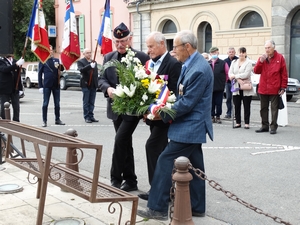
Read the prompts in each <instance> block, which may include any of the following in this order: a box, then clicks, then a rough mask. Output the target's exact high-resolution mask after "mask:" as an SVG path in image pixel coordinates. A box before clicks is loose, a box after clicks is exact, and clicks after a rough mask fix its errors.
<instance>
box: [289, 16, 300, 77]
mask: <svg viewBox="0 0 300 225" xmlns="http://www.w3.org/2000/svg"><path fill="white" fill-rule="evenodd" d="M299 60H300V10H298V12H296V14H295V15H294V17H293V19H292V22H291V39H290V71H289V75H290V77H292V78H297V79H298V80H300V74H299V71H300V64H299Z"/></svg>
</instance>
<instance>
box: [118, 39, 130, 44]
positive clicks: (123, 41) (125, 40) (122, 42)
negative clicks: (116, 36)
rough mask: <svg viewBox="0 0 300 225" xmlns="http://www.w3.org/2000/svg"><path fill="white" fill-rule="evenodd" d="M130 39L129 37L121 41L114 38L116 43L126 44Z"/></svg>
mask: <svg viewBox="0 0 300 225" xmlns="http://www.w3.org/2000/svg"><path fill="white" fill-rule="evenodd" d="M128 40H129V38H126V39H124V40H120V41H117V40H114V43H115V44H124V43H126V42H127V41H128Z"/></svg>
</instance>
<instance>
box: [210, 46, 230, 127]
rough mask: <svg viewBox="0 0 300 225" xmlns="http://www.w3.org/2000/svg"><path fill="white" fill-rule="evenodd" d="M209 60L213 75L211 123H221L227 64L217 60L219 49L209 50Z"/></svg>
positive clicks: (212, 48)
mask: <svg viewBox="0 0 300 225" xmlns="http://www.w3.org/2000/svg"><path fill="white" fill-rule="evenodd" d="M209 52H210V56H211V59H210V60H209V61H208V62H209V64H210V65H211V67H212V70H213V73H214V90H213V96H212V103H211V104H212V107H211V119H212V122H213V123H222V121H221V118H220V116H221V115H222V103H223V93H224V88H225V84H226V82H227V80H228V71H229V66H228V64H227V63H226V62H225V61H223V60H222V59H219V48H217V47H211V48H210V49H209Z"/></svg>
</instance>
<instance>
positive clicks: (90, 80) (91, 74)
mask: <svg viewBox="0 0 300 225" xmlns="http://www.w3.org/2000/svg"><path fill="white" fill-rule="evenodd" d="M97 49H98V41H96V48H95V52H94V58H93V61H92V62H95V59H96V53H97ZM93 70H94V68H93V69H92V70H91V72H90V79H89V85H91V82H92V76H93Z"/></svg>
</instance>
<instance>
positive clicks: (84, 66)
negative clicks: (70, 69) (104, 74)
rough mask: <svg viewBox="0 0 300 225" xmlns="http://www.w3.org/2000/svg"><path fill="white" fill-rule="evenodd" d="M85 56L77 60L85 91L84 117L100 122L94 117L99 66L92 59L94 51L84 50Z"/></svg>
mask: <svg viewBox="0 0 300 225" xmlns="http://www.w3.org/2000/svg"><path fill="white" fill-rule="evenodd" d="M83 56H84V57H83V58H82V59H80V60H78V61H77V66H78V70H79V71H80V73H81V76H82V77H81V80H80V87H81V90H82V93H83V97H82V101H83V118H84V120H85V122H86V123H92V122H99V120H97V119H95V117H94V108H95V99H96V93H97V88H98V67H97V63H96V62H95V61H92V59H91V57H92V52H91V50H90V49H88V48H86V49H84V50H83Z"/></svg>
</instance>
